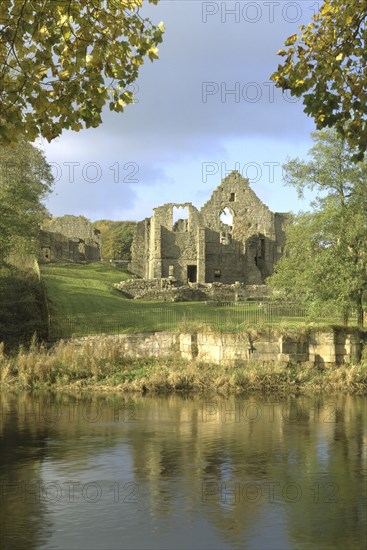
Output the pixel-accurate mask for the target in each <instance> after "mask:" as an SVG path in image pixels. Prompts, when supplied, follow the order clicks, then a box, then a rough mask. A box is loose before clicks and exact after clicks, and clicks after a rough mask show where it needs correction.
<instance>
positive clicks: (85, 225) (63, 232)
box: [39, 215, 101, 263]
mask: <svg viewBox="0 0 367 550" xmlns="http://www.w3.org/2000/svg"><path fill="white" fill-rule="evenodd" d="M39 244H40V250H39V261H40V262H43V263H49V262H98V261H100V259H101V242H100V232H99V231H98V229H96V228H95V227H94V226H93V224H92V223H91V222H90V221H89V220H88V219H87V218H84V216H71V215H65V216H61V217H57V218H52V219H51V220H49V221H48V223H47V224H45V225H44V226H43V227H42V229H41V230H40V233H39Z"/></svg>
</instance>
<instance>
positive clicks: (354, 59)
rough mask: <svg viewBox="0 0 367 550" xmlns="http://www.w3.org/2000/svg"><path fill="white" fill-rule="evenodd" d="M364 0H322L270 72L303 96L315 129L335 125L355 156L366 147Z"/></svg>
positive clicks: (279, 82) (280, 84)
mask: <svg viewBox="0 0 367 550" xmlns="http://www.w3.org/2000/svg"><path fill="white" fill-rule="evenodd" d="M366 19H367V2H366V0H325V1H324V3H323V5H322V6H321V8H320V12H319V13H317V14H315V15H314V16H313V22H312V23H309V24H308V25H307V26H305V25H302V26H301V27H300V34H293V35H292V36H290V37H289V38H288V39H287V40H286V42H285V46H287V49H282V50H279V51H278V55H280V56H282V57H284V58H285V59H284V62H283V64H281V65H279V66H278V70H277V71H276V72H275V73H274V74H273V75H272V76H271V79H272V80H274V81H275V84H276V86H277V87H280V88H282V89H283V90H290V92H291V94H292V95H293V96H296V97H300V96H303V103H304V105H305V109H304V111H305V112H306V113H307V114H308V115H310V116H312V117H313V118H314V120H315V123H316V128H317V129H319V130H320V129H322V128H326V127H335V128H336V130H337V132H338V134H339V135H340V136H341V137H344V138H346V139H347V141H348V143H349V145H350V147H357V151H355V153H354V157H353V158H354V160H363V153H364V152H365V151H366V150H367V95H366V88H367V71H366V65H367V48H366V38H367V29H366Z"/></svg>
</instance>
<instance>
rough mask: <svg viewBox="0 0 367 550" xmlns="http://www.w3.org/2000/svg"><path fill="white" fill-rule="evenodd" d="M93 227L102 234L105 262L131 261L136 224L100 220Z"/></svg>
mask: <svg viewBox="0 0 367 550" xmlns="http://www.w3.org/2000/svg"><path fill="white" fill-rule="evenodd" d="M93 225H94V227H95V228H96V229H99V231H100V232H101V256H102V259H103V260H105V261H108V260H130V258H131V253H130V249H131V244H132V241H133V238H134V233H135V228H136V222H129V221H124V222H116V221H111V220H98V221H96V222H93Z"/></svg>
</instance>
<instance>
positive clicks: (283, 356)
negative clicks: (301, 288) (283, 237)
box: [74, 330, 367, 367]
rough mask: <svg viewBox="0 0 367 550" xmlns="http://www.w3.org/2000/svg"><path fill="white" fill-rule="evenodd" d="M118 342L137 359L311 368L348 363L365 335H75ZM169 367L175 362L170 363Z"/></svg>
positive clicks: (366, 338) (124, 352)
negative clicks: (293, 364)
mask: <svg viewBox="0 0 367 550" xmlns="http://www.w3.org/2000/svg"><path fill="white" fill-rule="evenodd" d="M101 340H103V341H104V342H106V341H107V342H109V341H110V342H111V343H112V342H114V343H117V344H118V345H119V347H120V349H121V355H123V356H127V357H132V358H135V357H136V358H138V357H173V358H174V357H177V358H184V359H187V360H190V361H198V362H206V363H221V364H228V365H234V364H239V363H240V362H248V363H255V364H261V363H264V362H265V363H266V362H280V363H285V364H288V363H289V362H308V363H310V365H316V366H332V365H342V364H352V363H356V362H358V361H359V360H360V357H361V352H362V347H363V345H366V344H367V335H366V333H364V332H360V331H358V330H355V331H352V332H349V331H346V330H340V331H338V330H336V331H334V332H319V331H313V332H311V333H309V334H306V333H301V332H300V333H298V334H295V333H292V334H284V333H280V332H279V331H270V330H269V331H268V332H266V333H258V332H256V331H251V332H250V331H249V332H248V333H242V334H230V333H228V334H227V333H214V332H210V331H208V332H194V333H191V334H178V333H175V332H155V333H142V334H120V335H117V336H108V335H102V336H87V337H84V338H77V339H74V342H77V343H78V344H79V345H80V346H83V344H84V343H90V342H95V343H96V345H98V343H99V342H100V341H101ZM173 367H174V364H173Z"/></svg>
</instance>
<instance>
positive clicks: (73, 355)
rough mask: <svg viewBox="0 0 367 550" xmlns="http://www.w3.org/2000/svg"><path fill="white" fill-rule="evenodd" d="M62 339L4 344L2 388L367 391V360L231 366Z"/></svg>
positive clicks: (284, 392) (224, 392) (289, 392)
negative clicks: (135, 354)
mask: <svg viewBox="0 0 367 550" xmlns="http://www.w3.org/2000/svg"><path fill="white" fill-rule="evenodd" d="M89 345H90V347H88V343H87V344H86V345H85V346H83V347H80V345H78V343H77V342H74V343H73V342H59V343H58V344H56V345H55V346H54V347H53V348H51V349H46V348H45V347H43V346H38V345H36V344H35V343H33V344H32V345H31V347H30V349H29V350H27V351H26V350H24V349H20V350H19V352H18V354H17V355H14V356H11V357H9V356H6V355H4V353H2V349H1V348H0V387H1V388H3V389H8V388H13V389H30V390H32V389H41V388H49V389H55V390H56V389H57V390H62V389H65V390H77V391H86V390H92V391H114V392H138V393H142V394H145V393H174V392H194V393H198V394H206V393H215V394H219V395H229V394H235V395H239V394H250V393H254V392H261V393H268V394H270V393H271V394H278V395H279V394H281V395H300V394H310V393H318V392H322V393H328V394H336V393H338V394H354V395H367V360H366V358H365V357H362V361H361V363H360V364H356V365H353V364H352V365H341V366H334V367H333V366H325V365H318V366H315V365H314V364H310V363H300V364H296V363H288V364H286V363H277V362H268V363H265V362H264V363H258V364H256V363H252V362H251V363H250V362H246V361H236V362H234V363H233V364H232V365H229V364H226V365H224V364H216V363H204V362H193V361H190V360H185V359H182V358H179V359H178V358H176V357H175V356H173V355H172V356H168V357H145V358H131V357H127V356H125V355H124V354H121V348H120V347H119V346H118V344H116V345H113V344H112V345H111V342H109V341H106V342H104V343H103V342H102V341H101V342H99V345H98V347H96V346H93V345H92V343H90V344H89Z"/></svg>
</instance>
